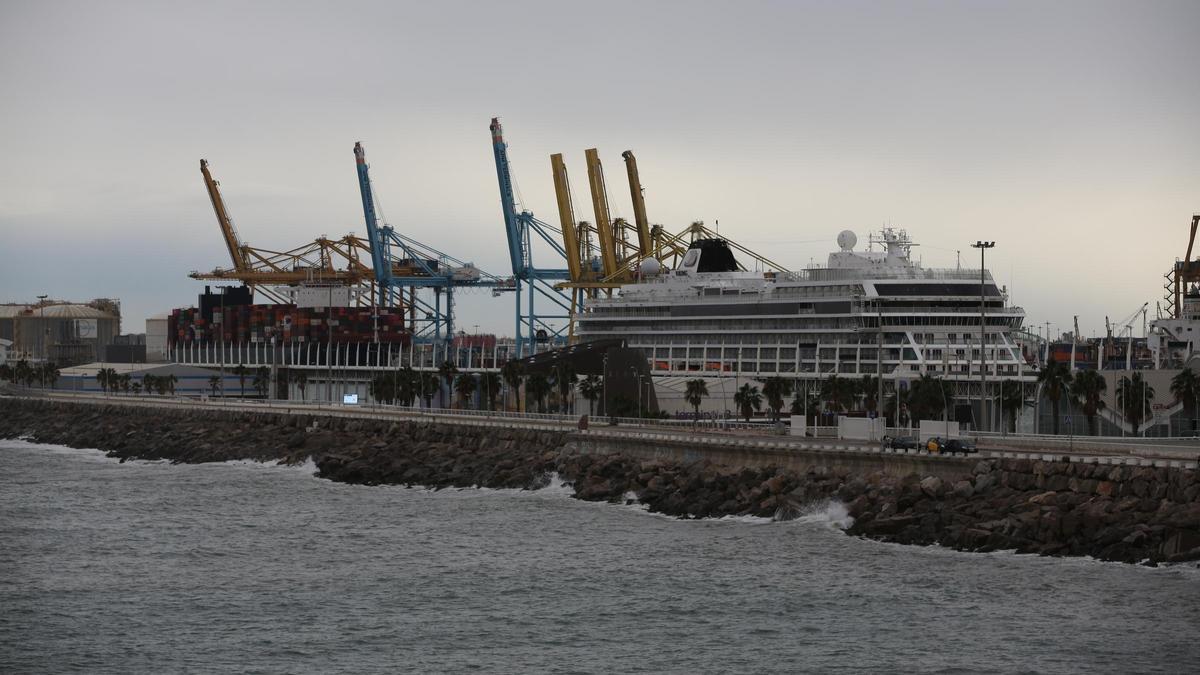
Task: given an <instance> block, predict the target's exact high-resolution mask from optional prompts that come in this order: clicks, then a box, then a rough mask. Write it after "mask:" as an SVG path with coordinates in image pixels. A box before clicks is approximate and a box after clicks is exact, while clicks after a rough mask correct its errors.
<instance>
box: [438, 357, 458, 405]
mask: <svg viewBox="0 0 1200 675" xmlns="http://www.w3.org/2000/svg"><path fill="white" fill-rule="evenodd" d="M438 375H440V376H441V378H442V379H443V380H445V381H446V390H447V392H448V391H449V390H450V388H451V387H452V386H453V385H454V376H455V375H458V366H456V365H454V364H453V363H451V362H449V361H442V365H440V366H438ZM438 387H439V392H438V393H439V394H440V393H441V391H440V388H441V383H439V384H438ZM441 403H442V407H443V408H445V407H446V399H445V397H444V396H442V397H441Z"/></svg>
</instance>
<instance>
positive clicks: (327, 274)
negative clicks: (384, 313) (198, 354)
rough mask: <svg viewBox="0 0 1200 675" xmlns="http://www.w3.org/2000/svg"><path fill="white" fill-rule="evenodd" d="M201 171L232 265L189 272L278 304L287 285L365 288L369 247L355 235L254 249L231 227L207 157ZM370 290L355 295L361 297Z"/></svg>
mask: <svg viewBox="0 0 1200 675" xmlns="http://www.w3.org/2000/svg"><path fill="white" fill-rule="evenodd" d="M200 173H201V175H203V177H204V187H205V189H206V190H207V191H208V197H209V199H210V200H211V201H212V206H213V212H214V213H215V214H216V217H217V226H218V227H219V228H220V230H221V237H222V239H223V240H224V242H225V247H226V249H227V250H228V252H229V258H230V261H231V262H232V264H233V266H232V267H230V268H221V267H218V268H216V269H213V270H212V271H211V272H197V271H193V272H192V273H191V274H189V275H188V276H190V277H191V278H193V279H201V280H212V281H238V282H241V283H243V284H246V285H247V286H250V287H251V288H252V289H253V290H255V291H257V292H259V293H261V294H262V295H264V296H266V297H267V298H269V299H270V300H272V301H274V302H289V301H290V299H289V298H288V297H287V293H286V291H285V289H282V288H281V287H284V286H294V285H296V284H301V283H325V284H329V283H332V284H338V285H345V286H350V287H358V288H359V290H360V291H361V290H362V288H361V287H362V285H363V284H364V282H366V281H367V280H369V279H370V277H371V270H370V268H369V267H368V266H366V264H364V263H363V261H362V259H363V257H364V255H363V253H364V252H365V248H364V246H365V245H364V244H363V243H362V242H361V241H360V240H359V239H358V238H356V237H354V236H353V235H347V236H345V237H343V238H341V239H329V238H327V237H324V236H322V237H319V238H318V239H316V240H315V241H313V242H312V243H310V244H305V245H302V246H298V247H296V248H293V249H288V250H285V251H272V250H268V249H262V248H254V247H251V246H249V245H247V244H245V243H244V242H242V240H241V238H240V237H239V236H238V231H237V229H236V228H235V227H234V225H233V218H232V217H230V215H229V208H228V207H227V206H226V205H225V199H224V198H223V197H222V195H221V189H220V183H218V182H217V181H216V180H215V179H214V178H213V176H212V172H211V171H210V170H209V168H208V161H207V160H204V159H201V160H200ZM339 266H341V267H340V268H339ZM368 294H369V292H368V293H362V292H358V293H354V295H355V297H356V298H358V299H360V300H361V299H363V298H364V296H366V295H368Z"/></svg>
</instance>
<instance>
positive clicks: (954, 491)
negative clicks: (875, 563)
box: [848, 459, 1200, 564]
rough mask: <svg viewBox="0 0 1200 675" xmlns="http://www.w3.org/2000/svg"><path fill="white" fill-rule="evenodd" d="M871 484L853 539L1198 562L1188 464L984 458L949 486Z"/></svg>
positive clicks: (1197, 476) (861, 499)
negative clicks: (857, 537) (864, 538)
mask: <svg viewBox="0 0 1200 675" xmlns="http://www.w3.org/2000/svg"><path fill="white" fill-rule="evenodd" d="M870 482H872V483H874V485H872V486H871V487H869V488H868V489H867V490H866V491H864V492H862V493H861V494H859V495H857V496H854V497H853V499H852V500H851V501H850V502H849V504H848V509H849V512H850V515H851V516H853V517H854V518H855V522H854V525H853V526H852V527H851V528H850V529H849V532H850V533H851V534H858V535H862V536H866V537H871V538H875V539H882V540H885V541H894V542H899V543H904V544H940V545H943V546H950V547H953V548H957V549H961V550H967V551H995V550H1016V551H1018V552H1021V553H1039V554H1043V555H1075V556H1093V557H1096V558H1099V559H1102V560H1115V561H1121V562H1130V563H1134V562H1145V563H1147V564H1157V563H1160V562H1182V561H1190V560H1200V471H1197V470H1195V469H1193V468H1165V467H1146V466H1114V465H1110V464H1099V463H1079V462H1068V461H1037V460H1030V459H1001V460H984V461H980V462H979V463H978V464H976V466H975V468H974V471H973V472H972V475H971V476H966V477H963V478H962V479H961V480H958V481H953V482H951V481H944V480H942V479H940V478H933V477H927V478H921V477H919V476H916V475H911V476H907V477H905V478H902V479H899V480H881V479H879V478H878V477H876V479H875V480H873V481H870ZM848 496H849V495H848Z"/></svg>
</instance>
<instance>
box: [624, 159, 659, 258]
mask: <svg viewBox="0 0 1200 675" xmlns="http://www.w3.org/2000/svg"><path fill="white" fill-rule="evenodd" d="M621 156H622V157H624V158H625V172H626V173H627V174H629V195H630V196H631V197H632V198H633V222H634V223H635V224H636V225H637V237H638V254H639V255H642V256H647V255H650V251H651V250H653V247H654V244H653V241H652V240H651V237H650V222H649V221H648V220H647V219H646V199H645V196H644V195H643V194H642V180H641V178H640V177H639V176H638V168H637V158H636V157H634V156H633V151H632V150H626V151H625V152H623V153H621Z"/></svg>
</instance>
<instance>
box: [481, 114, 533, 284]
mask: <svg viewBox="0 0 1200 675" xmlns="http://www.w3.org/2000/svg"><path fill="white" fill-rule="evenodd" d="M490 128H491V131H492V154H493V155H494V156H495V159H496V179H497V180H498V181H499V183H500V207H501V208H502V209H503V210H504V229H505V231H506V232H507V234H508V257H509V260H510V261H511V262H512V272H513V274H515V275H516V276H518V277H520V278H524V277H525V276H527V275H528V274H529V269H528V268H529V267H530V264H531V261H529V260H527V259H526V255H525V254H524V253H523V251H524V248H525V243H524V242H523V239H522V230H521V226H520V224H519V223H518V222H517V200H516V198H514V197H513V184H512V173H511V172H510V170H509V167H508V145H507V144H505V142H504V127H502V126H500V118H499V117H493V118H492V124H491V127H490Z"/></svg>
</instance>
